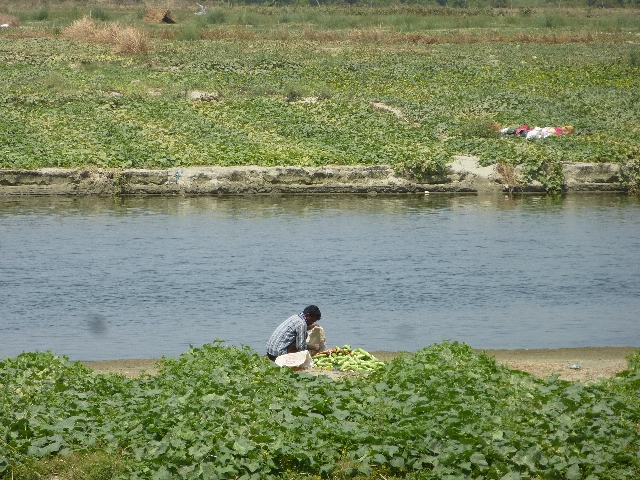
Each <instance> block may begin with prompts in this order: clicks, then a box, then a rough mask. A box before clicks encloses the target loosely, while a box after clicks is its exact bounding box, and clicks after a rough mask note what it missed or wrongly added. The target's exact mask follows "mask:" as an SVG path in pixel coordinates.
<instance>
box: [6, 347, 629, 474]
mask: <svg viewBox="0 0 640 480" xmlns="http://www.w3.org/2000/svg"><path fill="white" fill-rule="evenodd" d="M629 367H630V368H629V370H627V371H624V372H622V373H621V374H619V376H618V377H617V378H615V379H608V380H601V381H599V382H597V383H591V384H587V385H585V384H581V383H570V382H565V381H561V380H558V379H557V377H555V376H554V377H550V378H548V379H544V380H542V379H538V378H536V377H533V376H531V375H529V374H527V373H524V372H518V371H512V370H509V369H508V368H507V367H505V366H500V365H497V364H496V362H495V360H494V359H493V357H488V356H486V355H484V354H477V353H475V352H474V351H473V350H472V349H471V348H470V347H468V346H467V345H465V344H459V343H450V342H444V343H442V344H436V345H432V346H430V347H427V348H424V349H422V350H420V351H418V352H416V353H414V354H406V355H401V356H399V357H396V358H395V359H393V360H391V361H389V362H387V363H386V365H385V366H384V367H382V368H381V369H379V370H377V371H375V372H373V373H370V374H361V375H359V376H355V377H347V378H345V379H342V380H332V379H331V378H329V377H326V376H324V375H319V376H313V375H309V374H306V373H303V372H300V373H298V372H293V371H291V370H289V369H288V368H280V367H277V366H275V365H274V364H273V363H271V362H269V361H268V360H266V359H265V358H264V357H260V356H258V354H257V353H255V352H254V351H252V350H251V349H249V348H247V347H245V348H236V347H227V346H225V345H224V344H223V343H221V342H216V343H214V344H207V345H204V346H203V347H202V348H192V349H191V350H189V351H188V352H186V353H184V354H183V355H181V356H180V357H179V358H164V359H163V360H162V362H161V365H160V371H159V373H158V375H155V376H143V377H142V378H139V379H129V378H126V377H124V376H121V375H116V374H98V373H95V372H93V371H91V370H89V369H87V368H86V367H85V366H83V365H82V364H81V363H79V362H77V363H71V362H69V361H68V360H67V359H65V358H61V357H58V356H56V355H54V354H52V353H50V352H47V353H25V354H22V355H20V356H18V357H16V358H5V359H4V360H2V361H1V362H0V385H1V387H0V411H2V415H0V478H4V479H9V478H11V479H14V478H15V479H24V478H28V479H32V478H33V479H36V478H54V477H51V474H53V473H55V474H56V475H58V477H55V478H68V479H71V478H73V479H83V480H91V479H98V478H101V479H108V478H127V479H134V478H139V479H143V478H150V479H164V478H184V479H189V478H203V479H214V478H235V479H243V480H250V479H268V478H272V479H279V478H282V479H294V478H295V479H300V478H303V479H304V478H308V479H312V478H313V479H318V478H337V479H342V478H362V479H364V478H381V479H400V478H411V479H449V480H453V479H460V480H462V479H465V480H466V479H500V480H516V479H549V480H551V479H553V480H557V479H561V478H562V479H568V480H578V479H585V480H596V479H601V480H604V479H618V480H629V479H633V478H639V477H640V456H639V455H638V453H639V450H638V449H639V445H640V433H639V427H640V351H639V352H637V353H636V354H634V355H633V356H632V357H630V359H629Z"/></svg>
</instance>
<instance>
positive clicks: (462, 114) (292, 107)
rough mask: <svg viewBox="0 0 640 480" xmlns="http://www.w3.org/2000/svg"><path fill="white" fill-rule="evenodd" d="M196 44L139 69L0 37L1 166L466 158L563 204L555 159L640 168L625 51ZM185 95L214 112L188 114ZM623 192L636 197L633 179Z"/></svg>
mask: <svg viewBox="0 0 640 480" xmlns="http://www.w3.org/2000/svg"><path fill="white" fill-rule="evenodd" d="M189 28H191V27H188V28H187V29H186V30H184V31H183V33H184V32H187V31H188V30H189ZM191 32H192V33H194V34H197V35H191V34H190V35H187V36H185V37H184V40H173V41H164V40H156V41H153V42H152V45H151V52H150V53H149V54H147V55H140V56H122V55H116V54H114V53H113V52H111V51H110V50H109V48H110V47H106V46H100V45H88V44H80V43H77V42H73V41H69V40H63V39H59V38H28V39H14V38H4V37H1V36H0V74H1V75H0V92H1V93H0V105H1V106H2V110H3V115H2V116H0V168H40V167H56V166H58V167H77V166H89V165H91V166H98V167H105V168H131V167H136V168H169V167H177V166H191V165H194V166H195V165H261V166H273V165H299V166H322V165H329V164H339V165H373V164H388V165H392V166H394V167H395V168H396V169H397V170H398V171H402V172H405V173H408V174H411V175H414V176H416V177H418V178H424V179H426V180H428V179H429V177H431V176H434V175H440V174H442V173H444V172H446V170H447V164H448V162H450V161H451V159H452V157H453V156H454V155H477V156H478V157H479V158H480V161H481V163H482V164H483V165H490V164H493V163H496V162H501V163H505V164H509V165H512V166H516V165H523V166H524V167H525V168H524V172H525V173H524V175H523V180H537V181H540V182H541V183H543V184H544V185H545V186H546V187H547V189H548V190H550V191H559V190H560V189H561V188H562V182H563V179H562V175H561V171H562V169H561V167H560V165H561V164H560V162H562V161H586V162H618V163H621V164H623V165H627V164H630V165H631V164H637V163H638V162H640V147H639V146H638V145H640V129H639V127H638V125H640V118H639V110H638V108H637V105H638V104H640V88H639V86H640V85H639V79H640V75H638V73H639V70H638V66H637V62H636V61H635V60H634V59H635V57H636V56H637V48H636V47H635V45H633V44H630V43H596V42H591V43H569V44H567V43H563V44H529V43H522V44H519V43H514V42H510V43H472V44H456V45H452V44H441V45H421V44H412V43H398V44H392V45H389V44H377V43H376V42H375V41H358V42H347V43H344V42H331V41H327V42H315V41H305V40H299V39H298V40H292V41H287V42H280V41H278V40H255V39H251V40H223V41H211V40H198V38H200V34H199V33H198V32H197V31H194V30H191ZM179 38H181V37H179ZM185 40H192V41H185ZM193 91H204V92H209V93H212V94H215V95H213V96H214V97H215V99H216V100H215V101H208V102H207V101H193V100H192V99H191V98H190V93H191V92H193ZM374 104H376V105H378V104H383V105H385V106H386V108H387V109H386V110H381V109H380V108H376V107H374V106H372V105H374ZM394 112H395V113H394ZM493 124H497V125H499V126H518V125H522V124H528V125H531V126H561V125H572V126H574V127H575V134H573V135H566V136H562V137H554V138H547V139H539V140H525V139H523V138H520V137H515V138H502V137H500V136H499V135H496V132H495V130H492V128H491V125H493ZM626 182H627V183H628V184H629V185H631V186H633V185H635V184H637V180H636V176H635V174H634V175H633V176H631V177H629V178H628V179H626Z"/></svg>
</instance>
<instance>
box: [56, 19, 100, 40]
mask: <svg viewBox="0 0 640 480" xmlns="http://www.w3.org/2000/svg"><path fill="white" fill-rule="evenodd" d="M98 31H99V27H98V25H97V24H96V22H95V20H92V19H90V18H87V17H84V18H81V19H79V20H76V21H75V22H73V23H72V24H71V25H69V26H68V27H67V28H65V29H64V30H63V31H62V36H63V37H65V38H71V39H73V40H78V41H80V42H96V41H97V38H98Z"/></svg>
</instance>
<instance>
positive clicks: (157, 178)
mask: <svg viewBox="0 0 640 480" xmlns="http://www.w3.org/2000/svg"><path fill="white" fill-rule="evenodd" d="M622 168H625V167H621V166H620V165H618V164H614V163H598V164H593V163H571V162H565V163H563V169H564V175H565V185H564V187H565V190H566V191H624V190H625V187H624V186H623V184H622V182H621V172H622ZM515 173H516V174H517V173H518V170H517V169H516V170H515ZM511 187H513V186H511ZM508 188H509V185H508V181H507V180H506V179H505V178H504V176H503V175H501V174H500V173H498V172H497V170H496V168H495V167H494V166H489V167H480V166H478V164H477V159H476V158H474V157H457V158H456V159H455V161H454V162H453V163H452V164H451V166H450V169H449V172H447V173H446V174H443V175H439V176H433V177H430V178H427V179H424V180H421V181H419V180H417V179H414V178H409V177H404V176H401V175H398V174H397V173H396V172H395V171H394V170H393V169H392V168H391V167H390V166H385V165H378V166H325V167H318V168H311V167H304V168H303V167H256V166H249V167H186V168H171V169H166V170H140V169H126V170H107V169H98V168H86V169H80V168H77V169H61V168H44V169H40V170H8V169H5V170H0V195H113V194H123V195H125V194H126V195H130V194H149V195H151V194H152V195H172V194H204V195H214V194H259V193H265V194H271V193H373V192H375V193H421V192H425V191H429V192H490V191H496V192H499V191H504V190H508ZM517 189H518V190H521V191H544V186H543V185H542V184H539V183H537V182H533V183H531V184H528V185H519V186H517Z"/></svg>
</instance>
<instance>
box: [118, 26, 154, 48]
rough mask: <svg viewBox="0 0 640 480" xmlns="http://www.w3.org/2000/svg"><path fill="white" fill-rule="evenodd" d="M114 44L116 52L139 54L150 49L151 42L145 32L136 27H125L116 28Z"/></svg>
mask: <svg viewBox="0 0 640 480" xmlns="http://www.w3.org/2000/svg"><path fill="white" fill-rule="evenodd" d="M114 44H115V46H116V53H125V54H129V55H130V54H139V53H147V52H148V51H149V44H148V43H147V38H146V37H145V34H144V32H142V31H141V30H138V29H137V28H135V27H125V28H120V29H118V30H116V32H115V38H114Z"/></svg>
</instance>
